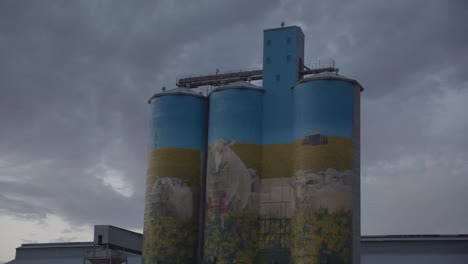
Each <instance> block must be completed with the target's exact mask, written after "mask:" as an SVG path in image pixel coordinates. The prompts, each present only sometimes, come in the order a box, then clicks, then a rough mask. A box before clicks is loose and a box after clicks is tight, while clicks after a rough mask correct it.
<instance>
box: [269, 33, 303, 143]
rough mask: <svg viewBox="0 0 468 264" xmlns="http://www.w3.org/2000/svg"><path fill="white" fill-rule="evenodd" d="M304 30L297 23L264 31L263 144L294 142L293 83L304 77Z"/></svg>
mask: <svg viewBox="0 0 468 264" xmlns="http://www.w3.org/2000/svg"><path fill="white" fill-rule="evenodd" d="M303 61H304V33H303V32H302V30H301V28H300V27H298V26H291V27H281V28H274V29H267V30H265V31H264V33H263V88H264V89H265V95H264V103H263V144H278V143H289V142H291V141H292V139H293V138H292V133H291V127H292V121H291V120H292V118H291V117H292V116H291V109H292V92H291V89H290V88H291V86H292V85H293V84H294V83H296V82H297V81H299V79H300V78H301V70H302V68H303Z"/></svg>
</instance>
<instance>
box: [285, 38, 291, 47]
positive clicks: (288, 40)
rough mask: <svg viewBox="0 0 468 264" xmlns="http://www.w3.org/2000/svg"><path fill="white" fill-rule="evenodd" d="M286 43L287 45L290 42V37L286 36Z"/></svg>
mask: <svg viewBox="0 0 468 264" xmlns="http://www.w3.org/2000/svg"><path fill="white" fill-rule="evenodd" d="M286 44H288V45H289V44H291V37H288V38H287V39H286Z"/></svg>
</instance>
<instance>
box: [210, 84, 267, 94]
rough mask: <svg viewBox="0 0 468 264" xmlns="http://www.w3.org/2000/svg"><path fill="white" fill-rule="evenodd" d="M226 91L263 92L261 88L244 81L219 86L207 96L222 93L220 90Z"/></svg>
mask: <svg viewBox="0 0 468 264" xmlns="http://www.w3.org/2000/svg"><path fill="white" fill-rule="evenodd" d="M227 89H247V90H258V91H261V92H263V91H264V90H263V88H262V87H260V86H257V85H253V84H251V83H248V82H244V81H237V82H232V83H228V84H226V85H221V86H219V87H217V88H215V89H213V91H211V92H210V94H209V95H208V96H210V95H211V94H213V93H215V92H218V91H222V90H227Z"/></svg>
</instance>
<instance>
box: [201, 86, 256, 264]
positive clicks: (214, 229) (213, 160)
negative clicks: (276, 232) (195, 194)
mask: <svg viewBox="0 0 468 264" xmlns="http://www.w3.org/2000/svg"><path fill="white" fill-rule="evenodd" d="M262 96H263V90H262V89H261V88H259V87H256V86H253V85H250V84H248V83H243V82H238V83H232V84H229V85H226V86H222V87H220V88H217V89H216V90H214V91H213V93H212V94H211V95H210V99H209V103H210V109H209V129H208V142H209V145H208V165H207V175H206V219H205V244H204V251H205V252H204V256H205V260H206V261H207V262H213V263H251V262H252V260H253V259H254V258H255V257H256V255H257V254H258V232H257V230H258V197H257V196H258V195H257V194H258V185H259V183H258V180H259V173H260V162H261V160H260V159H261V145H260V142H261V117H262Z"/></svg>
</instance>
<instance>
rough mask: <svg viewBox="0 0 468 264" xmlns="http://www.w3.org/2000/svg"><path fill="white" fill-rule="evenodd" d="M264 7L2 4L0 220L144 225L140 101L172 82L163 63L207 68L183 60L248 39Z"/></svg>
mask: <svg viewBox="0 0 468 264" xmlns="http://www.w3.org/2000/svg"><path fill="white" fill-rule="evenodd" d="M268 3H269V4H268V5H266V4H265V3H263V2H261V1H256V2H254V3H251V2H250V1H243V2H235V3H234V2H232V3H228V2H226V3H220V2H219V1H204V2H197V3H195V2H193V3H192V2H179V3H176V2H174V1H160V2H155V1H142V2H139V3H134V2H132V3H130V2H125V1H121V2H115V1H99V2H95V1H79V2H70V1H49V2H38V1H21V2H20V1H2V2H1V3H0V5H1V6H0V49H1V51H2V60H1V61H0V87H2V88H1V89H2V96H1V97H0V119H1V120H2V130H1V131H0V148H1V149H2V150H6V151H2V153H1V155H0V161H2V162H3V163H2V164H1V165H2V167H1V168H2V177H1V178H0V181H1V183H0V193H2V194H5V195H6V196H2V199H1V201H2V208H3V209H2V213H5V214H9V215H11V214H17V215H19V216H25V213H26V212H30V214H29V215H28V217H29V216H34V217H39V218H43V217H44V216H45V215H46V214H47V213H53V214H58V215H60V216H61V217H64V218H65V219H66V220H67V221H69V222H72V223H74V224H89V223H91V224H95V223H108V224H111V223H113V224H116V225H121V226H125V227H129V228H135V227H141V224H142V216H143V210H142V208H143V190H144V181H145V165H146V164H145V162H146V157H145V155H146V142H147V130H148V120H149V118H148V106H147V105H146V104H145V103H144V102H145V100H146V99H147V98H148V97H149V96H150V95H151V93H153V92H157V91H158V90H159V87H161V86H162V85H168V84H173V83H174V82H175V77H176V76H177V73H174V69H170V68H169V67H168V66H173V67H177V68H180V67H181V66H180V65H174V64H175V63H177V62H180V63H190V65H183V66H182V68H181V69H184V71H186V72H189V71H188V69H189V68H196V69H200V70H203V67H202V66H200V65H198V66H195V64H196V63H194V60H192V59H190V60H189V61H184V60H185V59H186V58H187V56H191V54H186V55H183V54H181V53H183V52H192V50H190V47H192V46H195V47H197V45H198V44H199V43H202V42H203V41H205V42H206V41H207V39H209V38H218V39H223V38H224V37H223V36H225V35H227V34H229V33H228V32H232V31H236V30H237V31H242V30H239V28H240V29H242V28H243V29H244V32H245V29H246V27H247V25H249V24H255V23H257V22H258V21H260V20H261V19H262V17H263V16H264V15H266V14H267V13H268V12H269V10H271V9H272V8H274V7H275V6H276V5H277V2H270V1H269V2H268ZM240 34H243V33H242V32H240ZM251 34H252V35H253V34H254V32H252V33H251ZM220 36H221V37H220ZM245 45H247V44H245ZM209 46H212V47H213V46H216V44H214V43H209ZM198 47H199V46H198ZM187 48H188V49H187ZM218 51H220V50H218ZM205 52H206V53H209V52H210V51H209V50H206V51H205ZM220 52H221V51H220ZM223 54H232V53H231V51H229V50H223ZM179 55H181V56H179ZM218 55H219V54H208V57H209V56H211V57H216V56H218ZM231 56H232V55H231ZM226 57H229V56H226ZM246 58H247V57H246ZM205 65H206V66H205V67H207V68H206V69H208V67H210V71H211V70H214V69H212V68H211V66H209V65H208V63H206V64H205ZM167 73H170V76H165V74H167ZM38 160H41V161H44V162H42V163H41V162H39V164H38ZM108 168H112V171H110V172H109V171H106V170H108ZM113 181H121V183H120V185H124V187H128V189H130V192H131V196H130V197H126V196H124V195H122V194H121V193H119V192H118V191H116V189H115V186H114V187H112V186H113V185H112V182H113ZM10 196H14V197H16V198H15V199H12V198H9V197H10ZM4 204H5V206H3V205H4ZM6 204H8V206H6ZM33 209H34V210H33ZM122 212H125V213H122Z"/></svg>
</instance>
